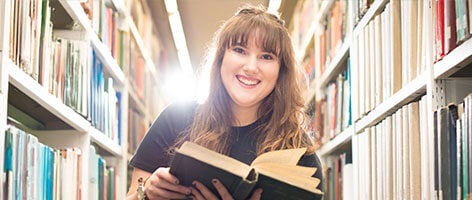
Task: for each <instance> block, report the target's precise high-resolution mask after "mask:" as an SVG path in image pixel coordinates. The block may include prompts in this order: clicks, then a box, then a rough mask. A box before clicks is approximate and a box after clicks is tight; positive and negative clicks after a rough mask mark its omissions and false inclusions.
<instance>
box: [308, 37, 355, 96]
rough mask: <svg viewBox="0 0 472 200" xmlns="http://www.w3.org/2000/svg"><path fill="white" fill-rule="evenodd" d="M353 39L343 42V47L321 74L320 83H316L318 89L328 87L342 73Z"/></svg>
mask: <svg viewBox="0 0 472 200" xmlns="http://www.w3.org/2000/svg"><path fill="white" fill-rule="evenodd" d="M351 42H352V41H351V40H347V41H346V42H344V43H343V45H342V46H341V48H340V49H339V51H338V53H337V54H336V56H334V57H333V59H332V60H331V62H330V63H329V65H328V66H327V68H326V70H325V72H324V73H323V74H322V75H321V77H320V79H319V80H318V82H319V83H318V84H316V87H317V88H316V89H315V91H316V90H321V88H324V87H326V85H327V84H328V83H329V82H330V81H331V80H333V79H334V78H335V76H336V75H337V74H339V73H341V72H342V71H343V70H345V69H343V68H344V67H345V65H343V63H344V61H346V59H347V57H348V55H349V48H350V47H351Z"/></svg>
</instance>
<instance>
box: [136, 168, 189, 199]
mask: <svg viewBox="0 0 472 200" xmlns="http://www.w3.org/2000/svg"><path fill="white" fill-rule="evenodd" d="M144 187H145V191H146V196H147V197H148V198H149V199H150V200H159V199H186V198H187V196H188V195H190V194H191V192H192V189H191V188H189V187H185V186H182V185H179V180H178V179H177V178H176V177H175V176H173V175H172V174H170V172H169V168H168V167H166V168H162V167H161V168H158V169H157V170H156V171H154V173H152V174H151V176H150V177H149V178H148V180H147V181H146V183H145V185H144Z"/></svg>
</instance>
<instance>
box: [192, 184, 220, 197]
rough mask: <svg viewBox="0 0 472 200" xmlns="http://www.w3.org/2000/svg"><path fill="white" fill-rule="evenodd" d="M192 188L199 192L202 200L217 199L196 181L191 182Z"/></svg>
mask: <svg viewBox="0 0 472 200" xmlns="http://www.w3.org/2000/svg"><path fill="white" fill-rule="evenodd" d="M192 184H193V186H194V187H195V188H196V189H197V190H198V191H200V193H201V194H202V196H203V197H204V199H207V200H217V199H218V197H217V196H216V195H215V194H213V193H212V192H211V191H210V189H208V188H207V187H206V186H205V185H203V184H202V183H200V182H198V181H193V183H192Z"/></svg>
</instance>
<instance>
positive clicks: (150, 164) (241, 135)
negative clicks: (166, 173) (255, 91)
mask: <svg viewBox="0 0 472 200" xmlns="http://www.w3.org/2000/svg"><path fill="white" fill-rule="evenodd" d="M196 106H197V104H196V102H191V103H174V104H171V105H169V106H168V107H167V108H165V109H164V111H162V113H161V114H160V115H159V117H158V118H157V119H156V121H155V122H154V123H153V124H152V126H151V128H149V130H148V132H147V134H146V136H145V137H144V139H143V141H142V142H141V144H140V145H139V147H138V149H137V150H136V153H135V155H134V156H133V158H132V159H131V161H130V165H131V166H132V167H136V168H139V169H142V170H144V171H147V172H150V173H153V172H154V171H155V170H156V169H157V168H159V167H168V166H169V165H170V162H171V156H170V155H169V153H168V149H169V147H171V146H172V145H173V144H174V143H175V140H176V139H177V137H178V135H179V134H180V133H182V132H183V131H184V130H185V129H186V128H187V127H188V126H190V123H191V121H192V119H193V116H194V114H195V108H196ZM257 123H258V122H257V121H256V122H254V123H252V124H250V125H247V126H241V127H232V128H231V137H232V138H233V139H232V144H231V147H232V148H231V150H230V154H229V156H230V157H233V158H235V159H237V160H239V161H241V162H244V163H246V164H248V165H249V164H250V163H251V162H252V161H253V160H254V159H255V158H256V134H257V133H255V131H254V130H255V128H256V127H257ZM298 164H299V165H302V166H308V167H316V168H317V170H316V173H315V174H314V177H317V178H319V179H320V180H321V183H320V184H319V186H318V189H320V190H321V191H323V187H322V186H323V178H322V166H321V162H320V160H319V158H318V156H317V155H316V154H311V155H303V156H302V158H301V159H300V161H299V162H298Z"/></svg>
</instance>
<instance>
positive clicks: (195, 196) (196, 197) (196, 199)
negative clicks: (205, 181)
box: [191, 188, 205, 200]
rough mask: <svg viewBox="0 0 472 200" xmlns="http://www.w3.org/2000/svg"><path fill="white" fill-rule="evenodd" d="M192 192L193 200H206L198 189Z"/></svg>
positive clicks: (193, 189)
mask: <svg viewBox="0 0 472 200" xmlns="http://www.w3.org/2000/svg"><path fill="white" fill-rule="evenodd" d="M191 190H192V196H193V200H205V197H203V195H202V193H200V191H198V189H196V188H192V189H191Z"/></svg>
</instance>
